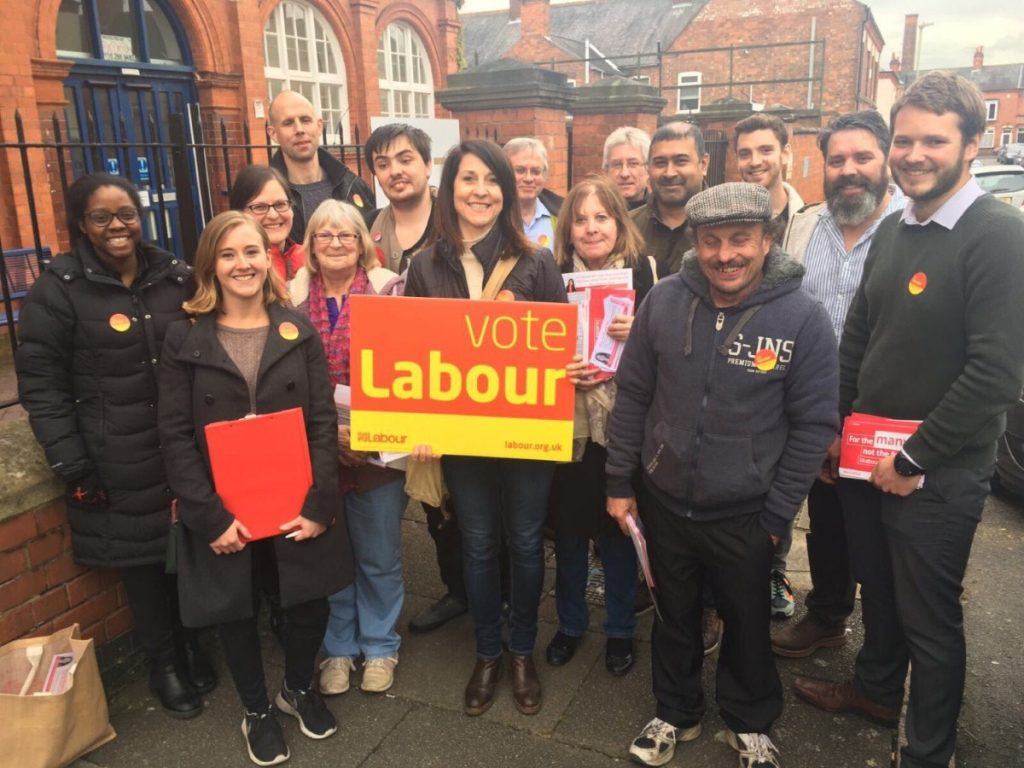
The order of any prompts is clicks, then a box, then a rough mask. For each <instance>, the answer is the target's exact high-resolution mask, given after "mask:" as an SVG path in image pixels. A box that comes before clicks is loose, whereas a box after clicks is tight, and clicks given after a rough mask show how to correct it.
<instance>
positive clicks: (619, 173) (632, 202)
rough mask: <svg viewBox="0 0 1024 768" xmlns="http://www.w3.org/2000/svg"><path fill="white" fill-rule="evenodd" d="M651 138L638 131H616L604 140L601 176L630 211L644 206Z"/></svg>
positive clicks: (635, 129)
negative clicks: (624, 199) (618, 193)
mask: <svg viewBox="0 0 1024 768" xmlns="http://www.w3.org/2000/svg"><path fill="white" fill-rule="evenodd" d="M650 148H651V137H650V136H648V135H647V134H646V133H644V132H643V131H641V130H640V129H639V128H633V127H631V126H623V127H622V128H616V129H615V130H614V131H612V132H611V133H610V134H608V138H607V139H605V140H604V162H603V164H602V166H601V167H602V168H603V169H604V174H605V176H607V177H608V178H609V179H611V180H612V181H613V182H615V186H616V187H617V188H618V190H619V192H621V193H622V196H623V197H624V198H626V205H628V206H629V210H631V211H633V210H636V209H637V208H639V207H640V206H641V205H644V204H645V203H646V202H647V153H648V152H649V151H650Z"/></svg>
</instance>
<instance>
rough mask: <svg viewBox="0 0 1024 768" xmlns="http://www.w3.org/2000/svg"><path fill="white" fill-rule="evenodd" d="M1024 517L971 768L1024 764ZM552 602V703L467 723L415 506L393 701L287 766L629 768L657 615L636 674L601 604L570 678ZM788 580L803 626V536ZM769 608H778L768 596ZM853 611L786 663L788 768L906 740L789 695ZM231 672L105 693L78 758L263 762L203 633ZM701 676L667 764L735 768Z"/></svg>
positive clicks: (965, 718)
mask: <svg viewBox="0 0 1024 768" xmlns="http://www.w3.org/2000/svg"><path fill="white" fill-rule="evenodd" d="M1022 553H1024V508H1021V507H1020V506H1016V505H1014V504H1012V503H1008V502H1004V501H1002V500H1000V499H997V498H995V497H992V498H991V499H990V500H989V502H988V505H987V507H986V512H985V516H984V520H983V523H982V525H981V526H980V527H979V529H978V534H977V537H976V539H975V544H974V551H973V555H972V560H971V564H970V567H969V569H968V573H967V578H966V580H965V586H966V592H965V596H964V603H965V611H966V624H967V634H968V653H969V661H968V676H967V691H966V696H965V701H964V708H963V714H962V716H961V721H960V742H959V753H958V756H957V763H956V765H958V766H960V768H991V767H992V766H1024V730H1022V729H1021V724H1022V723H1024V685H1022V682H1024V662H1022V659H1021V655H1022V650H1024V642H1022V640H1021V637H1022V633H1024V590H1022V589H1021V588H1020V587H1021V583H1022V578H1021V577H1022V571H1024V558H1022ZM548 555H549V556H548V573H547V580H546V588H545V592H544V597H543V600H542V603H541V606H540V618H541V622H540V632H539V637H538V641H537V649H538V650H537V655H536V659H537V666H538V670H539V674H540V677H541V682H542V684H543V689H544V706H543V709H541V711H540V713H539V714H538V715H536V716H533V717H526V716H523V715H520V714H519V713H518V712H517V711H516V709H515V708H514V706H513V704H512V700H511V691H510V689H509V687H508V682H507V677H506V678H505V679H503V681H502V683H501V684H500V687H499V692H498V696H497V700H496V702H495V704H494V706H493V707H492V708H491V709H490V711H488V712H487V713H486V714H485V715H483V716H482V717H477V718H470V717H467V716H466V715H464V714H463V713H462V708H461V702H462V689H463V686H464V685H465V682H466V680H467V679H468V676H469V673H470V671H471V669H472V666H473V661H474V655H473V632H472V625H471V622H470V620H469V617H468V616H462V617H459V618H458V619H455V620H453V621H452V622H450V623H449V624H447V625H446V626H444V627H442V628H440V629H438V630H436V631H434V632H432V633H429V634H426V635H412V634H409V633H408V632H407V631H406V630H405V627H406V626H407V624H408V620H409V618H410V617H411V616H413V615H415V614H416V613H417V612H418V611H420V610H422V609H423V608H424V607H426V606H427V605H429V604H430V602H431V601H432V600H434V599H436V598H438V597H440V596H441V595H442V594H443V587H442V584H441V582H440V580H439V579H438V576H437V568H436V564H435V561H434V554H433V544H432V542H431V540H430V537H429V535H428V533H427V529H426V522H425V519H424V517H423V515H422V512H421V511H420V509H419V507H418V505H416V504H410V506H409V508H408V510H407V512H406V516H405V519H404V521H403V558H404V565H405V579H406V585H407V592H406V601H405V607H404V609H403V612H402V618H401V620H400V624H399V626H400V627H401V631H402V635H403V643H402V648H401V652H400V663H399V665H398V669H397V672H396V681H395V685H394V687H393V688H392V689H391V691H389V692H388V693H386V694H383V695H381V694H377V695H370V694H364V693H362V692H361V691H359V690H358V689H357V688H355V687H353V689H352V690H350V691H349V692H348V693H346V694H343V695H341V696H335V697H330V698H328V699H327V701H328V706H329V707H330V708H331V710H332V711H333V712H334V713H335V715H336V716H337V718H338V721H339V729H338V733H337V734H335V735H334V736H332V737H331V738H329V739H326V740H324V741H312V740H309V739H307V738H305V737H303V736H302V735H301V733H299V731H298V728H297V724H296V722H295V721H294V720H293V719H292V718H289V717H286V716H282V717H281V721H282V724H283V726H284V730H285V736H286V738H287V739H288V743H289V745H290V748H291V760H290V763H289V764H290V765H295V766H331V767H332V768H350V767H351V768H356V767H358V768H393V767H394V768H398V767H402V768H405V767H409V768H434V767H436V768H462V767H465V768H471V767H472V768H475V767H476V766H484V765H486V766H488V767H490V766H494V767H496V768H520V767H521V768H545V767H548V766H550V767H551V768H554V767H556V766H558V767H559V768H561V767H562V766H566V767H569V766H571V767H572V768H608V767H610V766H621V765H625V764H627V762H628V756H627V753H626V750H627V748H628V746H629V743H630V740H631V739H632V738H633V737H634V736H635V735H636V734H637V732H638V731H639V729H640V728H642V727H643V725H644V723H646V722H647V720H649V719H650V718H651V717H652V716H653V709H654V701H653V698H652V695H651V680H650V632H651V624H652V616H651V615H650V614H648V615H647V616H644V617H643V619H642V621H641V623H640V629H639V633H638V634H639V642H638V661H637V665H636V667H635V668H634V669H633V670H632V671H631V672H630V673H629V674H628V675H626V676H625V677H622V678H615V677H612V676H611V675H609V674H608V672H607V671H606V670H605V668H604V653H603V650H604V638H603V636H602V634H601V632H600V626H601V621H602V613H603V611H602V609H600V608H598V607H595V608H594V610H593V611H592V616H591V631H590V633H589V634H588V635H587V636H586V638H585V640H584V642H583V643H582V645H581V646H580V648H579V651H578V652H577V655H576V657H575V658H574V659H573V660H572V661H571V662H570V663H569V664H568V665H566V666H564V667H560V668H558V669H555V668H552V667H549V666H547V664H546V663H545V662H544V661H543V649H544V648H545V646H546V645H547V642H548V641H549V640H550V639H551V637H552V635H553V634H554V633H555V630H556V629H557V620H556V615H555V609H554V597H553V594H552V593H551V588H552V586H553V583H554V559H553V557H552V556H551V553H550V551H549V553H548ZM790 565H791V571H790V576H791V579H792V581H793V582H794V586H795V587H796V589H797V591H798V608H797V617H798V616H799V614H800V612H801V610H802V607H801V606H802V597H803V594H804V592H805V591H806V589H807V588H808V587H809V586H810V584H809V577H808V572H807V560H806V550H805V548H804V546H803V536H801V535H797V537H796V540H795V541H794V547H793V553H792V555H791V561H790ZM765 599H768V596H767V594H766V595H765ZM859 624H860V622H859V617H858V616H854V620H853V621H852V624H851V626H852V627H853V630H852V632H851V635H850V642H849V643H848V644H847V645H846V646H845V647H844V648H838V649H831V650H823V651H820V652H818V653H817V654H816V655H815V656H814V657H812V658H810V659H802V660H784V659H780V660H779V662H778V668H779V672H780V674H781V676H782V679H783V684H784V686H785V689H786V700H785V711H784V713H783V715H782V718H781V719H780V720H779V721H778V722H777V723H776V725H775V727H774V730H773V733H772V739H773V740H774V742H775V744H776V745H777V746H778V747H779V749H780V751H781V755H782V764H783V765H784V766H786V767H787V768H823V767H824V766H829V767H830V768H887V766H889V765H890V753H891V749H892V744H893V738H894V732H893V731H891V730H888V729H885V728H881V727H878V726H876V725H873V724H871V723H868V722H866V721H864V720H861V719H859V718H856V717H852V716H837V715H831V714H828V713H825V712H820V711H817V710H815V709H813V708H811V707H809V706H807V705H806V704H804V703H803V702H800V701H797V700H796V699H795V698H794V697H793V695H792V692H791V690H790V684H791V682H792V680H793V677H794V676H795V675H798V674H801V675H813V676H818V677H826V678H834V679H840V678H842V677H844V676H847V675H848V674H849V671H850V670H851V669H852V665H853V659H854V655H855V653H856V650H857V648H858V647H859V646H860V643H861V640H862V637H863V635H862V631H861V629H860V626H859ZM206 640H207V643H208V647H209V648H210V650H211V655H212V656H213V657H214V659H215V661H216V663H217V665H218V668H219V669H220V670H221V672H222V683H221V685H220V686H219V687H218V688H217V689H216V690H215V691H214V692H213V693H212V694H210V695H209V696H207V697H206V708H205V711H204V713H203V714H202V715H201V716H200V717H198V718H196V719H194V720H190V721H184V722H182V721H178V720H173V719H171V718H169V717H168V716H166V715H164V714H163V712H162V711H160V710H159V708H158V707H155V706H154V703H153V701H152V700H151V699H150V697H149V695H148V691H147V686H146V680H145V676H144V675H143V674H141V672H140V673H138V674H136V676H135V677H134V678H133V679H130V680H128V681H127V683H122V684H121V685H120V686H118V687H116V688H113V689H111V690H110V691H108V693H109V698H110V713H111V721H112V723H113V725H114V728H115V729H116V731H117V733H118V736H117V738H116V739H115V740H114V741H112V742H110V743H109V744H107V745H105V746H103V747H101V748H100V749H98V750H96V751H94V752H93V753H91V754H89V755H88V756H86V757H85V758H83V759H81V760H79V761H77V762H76V763H74V768H95V767H96V766H102V767H103V768H145V767H147V766H153V767H154V768H173V767H177V766H181V767H182V768H184V767H185V766H188V767H189V768H201V767H204V766H218V767H220V766H224V767H225V768H234V767H236V766H237V768H244V767H245V766H249V765H251V763H250V762H249V760H248V757H247V756H246V753H245V749H244V746H243V740H242V736H241V734H240V731H239V725H240V723H241V717H242V710H241V706H240V704H239V703H238V700H237V697H236V695H235V692H234V690H233V688H232V687H231V684H230V682H229V681H228V680H226V678H224V677H223V675H225V674H226V672H225V671H224V667H223V660H222V659H221V657H220V655H219V646H218V645H217V643H216V642H215V638H213V637H209V638H206ZM263 640H264V653H265V664H266V668H267V678H268V688H269V689H270V690H271V691H272V693H271V696H273V695H274V693H273V692H276V686H278V685H279V684H280V680H281V678H282V674H283V667H282V659H281V654H280V652H279V650H278V648H277V646H276V644H275V642H274V641H273V639H272V638H271V636H270V634H269V631H268V630H267V628H266V623H265V621H264V625H263ZM716 659H717V656H711V657H708V659H707V660H706V663H705V668H704V684H705V690H706V691H708V696H709V700H708V713H707V715H706V716H705V718H704V723H703V725H704V732H703V734H702V735H701V736H700V738H698V739H697V740H696V741H694V742H691V743H688V744H685V745H680V746H679V747H678V748H677V749H676V756H675V758H674V760H673V761H672V762H671V763H670V764H669V765H670V766H678V767H679V768H683V767H684V766H686V767H687V768H719V767H722V768H724V767H725V766H736V765H737V757H736V755H735V753H734V752H732V750H731V749H730V748H729V747H728V745H727V744H726V743H725V740H724V738H725V737H724V730H725V726H724V724H723V723H722V720H721V717H720V716H719V714H718V712H717V709H716V708H715V706H714V699H713V692H714V677H713V674H714V663H715V660H716Z"/></svg>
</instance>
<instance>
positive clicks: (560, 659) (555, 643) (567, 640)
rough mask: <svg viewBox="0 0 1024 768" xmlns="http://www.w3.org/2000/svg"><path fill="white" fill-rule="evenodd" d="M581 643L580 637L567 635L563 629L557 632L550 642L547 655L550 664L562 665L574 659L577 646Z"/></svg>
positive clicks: (554, 665)
mask: <svg viewBox="0 0 1024 768" xmlns="http://www.w3.org/2000/svg"><path fill="white" fill-rule="evenodd" d="M579 644H580V638H578V637H572V636H571V635H566V634H564V633H563V632H561V630H559V631H558V632H555V636H554V637H552V638H551V642H550V643H548V650H547V653H546V654H545V655H546V656H547V660H548V664H550V665H551V666H552V667H561V666H564V665H565V664H568V663H569V662H570V661H572V657H573V656H575V655H576V646H577V645H579Z"/></svg>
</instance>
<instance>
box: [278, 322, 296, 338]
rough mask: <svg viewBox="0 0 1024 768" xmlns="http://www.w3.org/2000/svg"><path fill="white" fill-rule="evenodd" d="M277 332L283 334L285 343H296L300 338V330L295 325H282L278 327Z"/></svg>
mask: <svg viewBox="0 0 1024 768" xmlns="http://www.w3.org/2000/svg"><path fill="white" fill-rule="evenodd" d="M277 332H278V333H280V334H281V338H282V339H284V340H285V341H295V340H296V339H297V338H299V329H298V328H296V327H295V323H289V322H284V323H281V324H280V325H279V326H278V327H277Z"/></svg>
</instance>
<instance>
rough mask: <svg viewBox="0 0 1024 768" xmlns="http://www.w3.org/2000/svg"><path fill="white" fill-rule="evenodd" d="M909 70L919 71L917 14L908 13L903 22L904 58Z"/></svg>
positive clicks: (902, 58)
mask: <svg viewBox="0 0 1024 768" xmlns="http://www.w3.org/2000/svg"><path fill="white" fill-rule="evenodd" d="M901 61H902V62H903V63H904V64H906V65H907V69H908V70H910V71H913V70H915V69H917V14H916V13H908V14H907V15H906V17H905V18H904V20H903V56H902V57H901Z"/></svg>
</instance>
